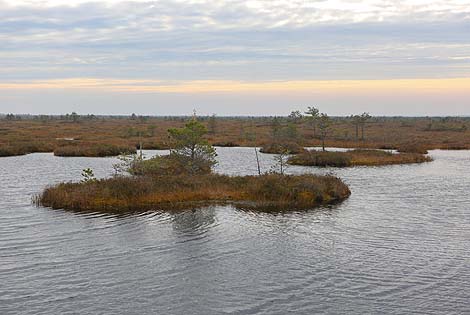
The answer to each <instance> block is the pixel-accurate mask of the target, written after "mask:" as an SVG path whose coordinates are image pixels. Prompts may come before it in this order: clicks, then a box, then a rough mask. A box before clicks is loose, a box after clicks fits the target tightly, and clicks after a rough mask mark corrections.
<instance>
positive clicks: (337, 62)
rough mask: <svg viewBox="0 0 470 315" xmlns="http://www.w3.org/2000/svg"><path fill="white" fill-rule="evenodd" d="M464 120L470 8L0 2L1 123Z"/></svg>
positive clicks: (448, 3) (421, 3) (469, 101)
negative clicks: (315, 112) (72, 117)
mask: <svg viewBox="0 0 470 315" xmlns="http://www.w3.org/2000/svg"><path fill="white" fill-rule="evenodd" d="M307 106H316V107H319V108H320V110H321V111H323V112H327V113H328V114H330V115H350V114H353V113H360V112H364V111H367V112H370V113H371V114H373V115H403V116H416V115H419V116H434V115H470V0H382V1H379V0H365V1H359V0H310V1H307V0H288V1H286V0H248V1H234V0H188V1H182V0H160V1H150V0H133V1H131V0H127V1H126V0H115V1H111V0H103V1H96V0H95V1H90V0H67V1H66V0H64V1H59V0H0V113H8V112H13V113H32V114H62V113H67V112H72V111H76V112H78V113H81V114H88V113H93V114H130V113H137V114H145V115H183V114H188V115H189V114H191V113H192V111H193V109H196V110H197V112H198V113H201V114H212V113H215V114H217V115H221V116H223V115H286V114H288V113H289V112H290V111H292V110H296V109H305V108H306V107H307Z"/></svg>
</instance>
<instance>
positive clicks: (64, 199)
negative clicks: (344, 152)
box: [36, 120, 350, 212]
mask: <svg viewBox="0 0 470 315" xmlns="http://www.w3.org/2000/svg"><path fill="white" fill-rule="evenodd" d="M168 132H169V135H170V138H171V139H172V149H171V151H170V154H169V155H166V156H155V157H154V158H152V159H149V160H144V159H143V158H142V157H141V156H134V157H133V158H132V159H129V158H121V161H122V163H121V164H117V165H115V170H116V171H117V172H118V171H119V170H125V171H126V172H128V173H129V174H130V176H129V175H126V176H124V175H123V174H121V173H119V172H118V173H117V174H116V175H115V176H114V177H112V178H108V179H101V180H97V179H95V178H94V175H93V171H92V170H91V169H86V170H84V171H83V174H82V176H84V180H82V182H80V183H61V184H58V185H56V186H53V187H49V188H47V189H45V190H44V192H43V193H42V194H41V195H39V196H38V197H37V198H36V203H37V204H38V205H43V206H47V207H52V208H60V209H67V210H85V211H90V210H91V211H104V212H125V211H138V210H151V209H154V210H160V209H179V208H192V207H198V206H201V205H209V204H226V203H230V204H233V205H235V206H239V207H244V208H249V209H272V208H273V207H274V208H276V209H281V208H286V209H297V208H311V207H314V206H317V205H325V204H330V203H334V202H339V201H341V200H344V199H345V198H347V197H348V196H349V195H350V191H349V188H348V187H347V186H346V185H345V184H344V183H343V182H342V181H341V180H340V179H339V178H336V177H333V176H316V175H297V176H293V175H284V174H282V171H281V174H277V173H269V174H264V175H259V176H224V175H219V174H214V173H213V172H212V167H213V166H214V165H215V164H216V163H217V162H216V160H215V157H216V152H215V150H214V148H213V147H212V146H211V145H210V144H209V143H208V141H207V140H206V139H205V138H204V136H205V134H206V133H207V130H206V127H205V126H204V125H202V124H201V123H199V122H198V121H197V120H192V121H190V122H188V123H187V124H186V125H185V127H184V128H173V129H170V130H169V131H168ZM281 169H282V168H281Z"/></svg>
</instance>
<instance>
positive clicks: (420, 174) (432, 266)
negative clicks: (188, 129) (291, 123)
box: [0, 148, 470, 315]
mask: <svg viewBox="0 0 470 315" xmlns="http://www.w3.org/2000/svg"><path fill="white" fill-rule="evenodd" d="M218 152H219V160H220V164H219V166H218V171H220V172H224V173H229V174H254V173H255V172H256V165H255V163H254V161H255V160H254V151H253V149H247V148H230V149H229V148H225V149H223V148H220V149H218ZM431 155H432V156H433V157H434V158H435V161H434V162H432V163H428V164H423V165H408V166H389V167H378V168H364V167H358V168H348V169H341V170H334V169H329V170H328V169H315V168H303V167H291V168H290V169H289V171H290V172H293V173H298V172H317V173H325V172H334V173H335V174H337V175H338V176H340V177H342V178H343V179H344V180H345V182H346V183H348V184H349V185H350V188H351V190H352V196H351V197H350V199H349V200H347V201H346V202H344V203H342V204H340V205H336V206H334V207H331V208H321V209H314V210H311V211H304V212H293V213H288V214H276V215H274V214H263V213H253V212H243V211H239V210H237V209H235V208H232V207H230V206H224V207H210V208H204V209H200V210H195V211H185V212H181V213H179V214H167V213H155V212H154V213H143V214H139V215H127V216H113V215H103V214H98V213H88V214H77V213H72V212H66V211H58V210H50V209H46V208H35V207H33V206H32V205H31V202H30V200H31V197H32V196H33V195H34V194H36V193H39V192H40V191H41V189H43V188H44V187H45V186H47V185H48V184H52V183H56V182H59V181H62V180H79V179H80V173H81V170H82V169H83V168H86V167H91V168H93V169H94V170H95V173H96V174H98V175H99V176H107V175H110V174H111V173H112V167H111V165H112V164H113V163H114V162H115V159H111V158H109V159H108V158H60V157H54V156H52V154H31V155H27V156H22V157H11V158H1V159H0V183H1V186H0V198H1V199H0V200H1V201H0V314H2V315H3V314H204V315H207V314H290V313H291V314H470V152H465V151H460V152H455V151H454V152H452V151H449V152H444V151H433V152H431ZM261 159H262V160H261V162H262V167H263V169H265V170H267V169H269V167H270V164H271V157H270V156H268V155H261Z"/></svg>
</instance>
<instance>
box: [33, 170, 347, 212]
mask: <svg viewBox="0 0 470 315" xmlns="http://www.w3.org/2000/svg"><path fill="white" fill-rule="evenodd" d="M349 195H350V191H349V189H348V187H347V186H346V185H345V184H344V183H343V182H342V181H341V180H340V179H338V178H336V177H333V176H315V175H301V176H288V175H280V174H266V175H261V176H235V177H232V176H224V175H217V174H207V175H197V176H185V175H182V176H157V177H156V176H127V177H125V176H120V177H113V178H109V179H103V180H97V181H90V182H81V183H62V184H59V185H57V186H54V187H49V188H47V189H46V190H45V191H44V192H43V193H42V194H41V195H40V196H38V197H37V200H36V202H37V203H38V204H40V205H43V206H46V207H51V208H54V209H66V210H79V211H81V210H83V211H102V212H126V211H141V210H142V211H145V210H172V209H185V208H194V207H199V206H202V205H211V204H233V205H235V206H239V207H243V208H249V209H259V210H263V209H299V208H311V207H315V206H318V205H326V204H331V203H335V202H339V201H342V200H344V199H346V198H347V197H349Z"/></svg>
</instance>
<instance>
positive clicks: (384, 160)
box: [288, 149, 432, 167]
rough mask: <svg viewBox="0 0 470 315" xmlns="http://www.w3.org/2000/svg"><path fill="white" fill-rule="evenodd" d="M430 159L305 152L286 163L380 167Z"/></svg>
mask: <svg viewBox="0 0 470 315" xmlns="http://www.w3.org/2000/svg"><path fill="white" fill-rule="evenodd" d="M430 161H432V158H431V157H429V156H427V155H425V154H422V153H414V152H410V153H393V152H390V151H383V150H367V149H356V150H349V151H344V152H336V151H318V150H305V151H304V152H302V153H300V154H297V155H293V156H291V157H290V158H289V160H288V163H289V164H291V165H302V166H323V167H326V166H330V167H349V166H382V165H395V164H414V163H424V162H430Z"/></svg>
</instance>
